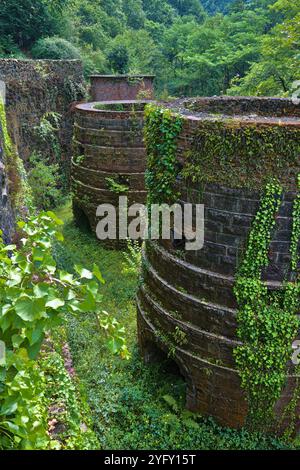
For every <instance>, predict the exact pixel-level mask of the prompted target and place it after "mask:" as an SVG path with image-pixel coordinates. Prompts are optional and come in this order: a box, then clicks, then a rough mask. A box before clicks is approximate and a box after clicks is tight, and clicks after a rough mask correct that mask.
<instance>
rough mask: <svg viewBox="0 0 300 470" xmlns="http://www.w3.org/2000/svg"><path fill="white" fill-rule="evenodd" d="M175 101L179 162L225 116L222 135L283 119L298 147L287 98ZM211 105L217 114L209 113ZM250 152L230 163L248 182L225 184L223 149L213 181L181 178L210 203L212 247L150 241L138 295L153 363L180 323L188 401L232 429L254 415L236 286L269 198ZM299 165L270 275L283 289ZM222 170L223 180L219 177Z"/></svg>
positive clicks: (289, 185) (142, 335)
mask: <svg viewBox="0 0 300 470" xmlns="http://www.w3.org/2000/svg"><path fill="white" fill-rule="evenodd" d="M171 107H174V108H175V109H176V110H177V111H179V112H180V113H181V114H182V117H183V119H184V125H183V130H182V133H181V135H180V137H179V139H178V162H180V164H181V166H182V168H183V169H184V167H185V165H186V158H187V152H190V151H191V150H192V151H193V152H194V151H197V146H199V145H200V144H199V142H198V140H197V139H198V138H199V129H200V128H201V132H202V130H203V128H204V129H205V127H206V126H207V129H208V134H207V136H206V137H205V135H204V134H203V132H202V134H201V135H202V137H201V139H202V140H201V145H202V146H204V145H205V139H209V138H210V137H209V132H210V130H209V129H210V128H209V125H210V122H211V120H212V119H213V120H214V121H218V122H221V123H222V126H221V128H220V131H219V132H221V133H223V134H224V136H225V134H226V126H227V125H228V126H230V127H232V126H234V127H235V128H236V129H240V128H241V127H243V126H246V127H247V128H249V129H250V128H251V129H253V126H255V129H257V128H260V126H275V127H276V128H279V127H280V128H282V126H283V127H284V129H285V130H286V132H287V133H288V134H287V135H288V138H287V141H286V144H287V145H288V144H290V142H291V140H293V139H294V142H296V143H297V144H300V137H299V135H300V134H299V126H300V120H299V117H300V107H299V106H298V107H297V106H295V105H293V103H292V102H291V101H289V100H276V99H275V100H272V99H271V100H261V99H253V100H252V99H249V98H245V99H242V98H241V99H239V100H237V99H235V98H225V99H222V98H213V99H199V100H189V101H188V102H187V103H184V102H178V103H177V104H175V105H174V104H173V105H171ZM210 112H212V113H218V114H215V115H214V116H211V115H210V114H209V113H210ZM275 116H277V117H275ZM224 126H225V131H224ZM268 128H269V127H268ZM216 132H218V131H216ZM223 134H222V135H223ZM203 135H204V137H203ZM224 144H225V140H224ZM241 145H243V143H242V144H241ZM250 150H251V149H249V155H248V156H247V153H246V160H245V165H246V166H247V165H248V166H249V168H248V169H247V168H246V170H247V171H249V175H251V178H252V179H253V181H254V182H257V183H259V182H261V181H262V178H263V176H264V173H266V171H267V170H268V165H269V164H270V162H269V161H268V159H267V158H264V157H266V155H265V156H264V155H262V156H261V162H258V163H257V165H253V158H254V156H252V155H251V154H250ZM239 151H240V153H239ZM242 152H243V154H244V155H245V145H244V148H242V147H241V148H240V149H239V148H238V147H237V149H236V155H235V156H234V157H233V160H232V163H231V164H232V169H233V170H234V169H237V176H239V174H240V176H241V180H240V181H241V184H238V185H237V186H241V187H235V186H229V185H227V186H226V185H223V184H219V183H218V178H220V179H221V177H222V178H223V179H226V178H227V175H226V174H225V175H224V174H223V173H222V172H220V171H219V170H220V168H219V167H220V162H218V159H219V156H218V154H215V155H214V156H213V161H214V163H213V168H212V169H208V172H207V174H208V175H209V176H210V179H209V181H204V183H203V184H201V185H199V184H196V183H192V182H191V181H190V180H189V179H188V180H181V181H179V182H178V183H177V184H178V189H180V192H181V201H180V202H181V203H184V202H190V203H193V204H195V203H204V204H205V244H204V248H203V250H199V251H184V250H180V251H178V249H177V250H176V249H175V248H174V247H173V246H172V243H171V242H166V241H161V242H149V243H147V245H146V249H145V252H144V283H143V285H142V286H141V288H140V290H139V294H138V336H139V344H140V348H141V351H142V354H143V356H144V358H145V360H146V361H152V360H155V359H156V358H157V357H159V351H161V350H164V351H166V352H167V351H168V346H167V342H166V341H164V339H163V338H166V337H167V338H172V334H174V333H175V332H176V327H178V328H179V329H180V330H181V331H182V332H184V333H185V335H186V340H187V341H186V342H184V344H176V343H174V346H175V354H174V360H175V361H176V362H177V364H178V365H179V368H180V370H181V372H182V374H183V375H184V377H185V378H186V381H187V406H188V408H189V409H191V410H195V411H199V412H200V413H202V414H205V415H211V416H214V417H215V418H216V419H217V420H218V421H219V422H220V423H221V424H222V425H225V426H232V427H240V426H242V425H243V424H244V422H245V417H246V414H247V404H246V400H245V397H244V393H243V391H242V389H241V385H240V378H239V374H238V371H237V370H236V366H235V362H234V358H233V349H234V348H235V347H236V346H237V345H238V344H239V343H238V340H237V337H236V328H237V323H236V315H237V302H236V299H235V296H234V293H233V286H234V282H235V275H236V272H237V268H238V266H239V263H240V261H241V258H242V256H243V252H244V249H245V246H246V244H247V238H248V235H249V230H250V226H251V223H252V221H253V219H254V216H255V214H256V213H257V210H258V208H259V200H260V197H261V189H258V188H257V189H255V187H253V188H245V187H243V183H242V181H243V180H242V176H243V175H242V164H241V159H240V155H241V154H242ZM246 152H247V150H246ZM274 152H275V153H278V152H279V154H281V156H282V158H285V157H286V156H287V153H285V152H286V150H284V148H283V149H279V148H276V143H275V151H274ZM248 157H249V158H248ZM205 164H207V163H205V161H204V163H203V165H205ZM210 164H211V163H210ZM200 165H201V162H200ZM292 166H293V167H292V168H291V167H289V165H288V164H286V166H285V168H283V169H282V170H281V172H280V179H281V181H282V183H283V184H284V187H285V193H284V196H283V202H282V206H281V209H280V212H279V214H278V217H277V219H276V229H275V231H274V233H273V237H272V243H271V246H270V253H269V258H270V265H269V267H268V268H267V269H266V270H265V272H264V275H263V276H264V279H265V280H266V282H267V284H268V286H269V288H270V289H275V290H276V289H280V288H281V286H282V282H283V281H284V279H287V278H289V275H290V240H291V227H292V201H293V199H294V198H295V195H296V192H295V191H296V184H295V182H296V179H295V176H296V174H297V173H299V172H300V156H299V158H298V162H296V163H293V165H292ZM204 170H205V167H204ZM210 170H212V171H210ZM246 170H245V171H246ZM218 171H219V173H218ZM243 171H244V170H243ZM214 173H215V175H214V177H215V180H216V181H215V182H213V181H211V179H212V178H211V174H214ZM207 179H208V178H207ZM248 181H250V179H248ZM200 186H201V187H200ZM258 186H259V184H258ZM294 374H295V372H294V371H293V369H291V376H289V377H288V379H287V384H286V388H285V390H284V392H283V394H282V398H281V400H280V402H278V404H277V406H276V408H277V414H278V415H280V414H281V413H282V410H283V407H284V406H285V405H286V404H287V403H288V402H289V401H290V400H291V398H292V394H293V388H294V385H295V376H294Z"/></svg>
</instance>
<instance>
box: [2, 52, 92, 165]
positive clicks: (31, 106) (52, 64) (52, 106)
mask: <svg viewBox="0 0 300 470" xmlns="http://www.w3.org/2000/svg"><path fill="white" fill-rule="evenodd" d="M0 80H2V81H4V82H5V84H6V113H7V121H8V128H9V133H10V135H11V138H12V140H13V141H14V143H15V145H16V147H17V150H18V153H19V155H20V157H21V158H22V159H23V160H24V161H25V162H27V161H28V159H29V157H30V155H31V154H32V153H33V152H41V153H42V154H43V155H45V156H47V157H48V156H50V157H51V158H52V159H53V160H54V159H57V158H58V154H59V158H61V159H62V161H63V162H66V166H68V162H69V160H70V157H71V150H70V149H71V140H72V126H73V114H72V103H73V102H75V101H76V102H78V101H81V100H82V99H83V98H84V96H85V84H84V78H83V72H82V64H81V62H80V61H76V60H70V61H57V60H54V61H53V60H38V61H33V60H16V59H1V60H0ZM48 113H50V115H51V114H52V113H58V114H59V115H61V119H60V126H59V131H58V132H57V136H55V137H56V138H57V141H58V146H59V150H57V148H54V147H57V145H54V144H53V140H51V139H47V138H46V139H43V136H42V135H41V134H42V133H39V132H38V131H37V128H38V127H39V126H40V124H41V122H42V121H43V119H44V118H45V116H47V114H48Z"/></svg>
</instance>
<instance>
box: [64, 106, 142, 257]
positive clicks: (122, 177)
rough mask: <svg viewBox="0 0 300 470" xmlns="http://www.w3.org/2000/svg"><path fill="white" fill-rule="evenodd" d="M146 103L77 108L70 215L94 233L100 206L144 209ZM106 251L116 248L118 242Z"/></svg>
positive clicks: (110, 242) (111, 243)
mask: <svg viewBox="0 0 300 470" xmlns="http://www.w3.org/2000/svg"><path fill="white" fill-rule="evenodd" d="M145 104H146V102H143V101H138V100H136V101H106V102H102V103H99V102H97V103H88V104H81V105H78V106H77V107H76V114H75V126H74V157H73V161H72V188H73V194H74V198H73V212H74V216H75V220H76V221H77V223H78V224H79V225H80V224H81V223H82V220H83V218H84V217H85V218H87V221H88V224H89V226H90V228H91V230H92V231H93V232H95V230H96V225H97V218H96V209H97V207H98V206H99V205H100V204H113V205H114V206H115V207H117V206H118V198H119V196H121V195H126V196H127V197H128V203H129V205H131V204H134V203H145V201H146V190H145V183H144V172H145V167H146V151H145V146H144V143H143V116H144V107H145ZM107 245H111V246H112V247H115V248H117V247H118V246H119V242H118V240H116V241H109V242H107Z"/></svg>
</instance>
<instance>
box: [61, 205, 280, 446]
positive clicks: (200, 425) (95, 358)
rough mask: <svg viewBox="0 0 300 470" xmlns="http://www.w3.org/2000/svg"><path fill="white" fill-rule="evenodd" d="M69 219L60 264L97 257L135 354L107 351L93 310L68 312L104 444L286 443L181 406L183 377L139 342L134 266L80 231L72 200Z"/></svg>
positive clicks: (107, 296) (108, 297)
mask: <svg viewBox="0 0 300 470" xmlns="http://www.w3.org/2000/svg"><path fill="white" fill-rule="evenodd" d="M57 214H58V215H59V217H61V218H63V219H64V220H65V221H66V223H65V226H64V231H63V234H64V237H65V247H64V250H60V251H59V252H58V253H57V256H58V260H59V264H60V266H61V267H64V268H65V269H68V270H69V269H70V267H71V266H72V264H73V263H74V262H79V263H82V262H83V261H84V262H85V263H87V267H89V266H92V265H93V263H94V262H96V263H100V265H101V271H102V272H103V275H104V277H105V279H106V284H105V285H104V286H103V290H102V293H103V302H104V303H105V305H107V308H109V311H113V312H116V313H117V315H118V316H117V319H119V321H121V322H122V323H124V324H125V329H126V337H127V341H128V346H129V350H130V351H131V352H132V357H131V359H130V360H129V361H126V362H125V361H121V360H119V359H118V357H117V356H115V357H112V356H110V355H109V354H108V353H107V351H106V349H105V343H104V340H103V338H101V336H99V335H98V334H97V329H96V323H95V318H94V316H93V315H87V316H84V317H83V316H79V317H76V318H74V317H70V318H69V323H68V328H67V330H68V337H69V343H70V347H71V351H72V354H73V358H74V365H75V367H76V371H77V374H78V377H79V379H80V380H81V381H82V384H83V386H84V388H85V390H86V395H87V398H88V403H89V405H90V408H91V412H92V416H93V421H94V430H95V432H96V435H97V437H98V440H99V443H100V445H101V447H102V448H104V449H129V450H130V449H132V450H136V449H156V450H166V449H182V450H186V449H200V450H202V449H203V450H204V449H206V450H218V449H249V450H250V449H284V448H286V447H287V445H286V444H284V443H283V442H280V441H278V440H275V439H273V438H272V437H266V436H264V435H262V434H260V433H249V432H248V431H246V430H241V431H236V430H231V429H225V428H221V427H220V426H218V425H217V424H216V423H215V422H214V421H213V420H211V419H205V418H203V417H201V416H199V415H192V414H191V413H189V412H187V411H186V410H185V408H184V396H185V383H184V381H183V379H182V377H181V376H180V375H179V373H178V371H177V370H176V368H175V369H174V368H173V366H172V363H170V361H169V360H168V359H167V358H166V360H163V361H161V363H158V364H153V365H149V364H148V365H144V364H143V361H142V360H141V358H140V357H139V353H138V351H137V350H136V305H135V293H136V289H137V287H138V273H137V272H136V269H135V268H133V266H134V264H135V263H132V262H131V263H130V264H128V263H127V260H126V258H128V255H127V257H124V256H123V254H122V253H119V252H110V251H106V250H105V249H103V247H101V246H99V244H98V243H97V241H96V240H95V238H94V237H93V235H92V234H88V233H83V232H81V231H79V230H78V229H77V228H76V227H75V226H74V223H73V222H72V215H71V212H70V208H69V207H65V208H63V209H61V210H59V211H58V212H57Z"/></svg>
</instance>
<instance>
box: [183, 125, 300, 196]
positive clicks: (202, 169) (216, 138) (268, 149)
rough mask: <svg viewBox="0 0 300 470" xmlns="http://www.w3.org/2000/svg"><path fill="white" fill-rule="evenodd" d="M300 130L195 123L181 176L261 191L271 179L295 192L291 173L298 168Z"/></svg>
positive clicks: (196, 180) (197, 180) (193, 180)
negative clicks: (190, 146) (292, 169)
mask: <svg viewBox="0 0 300 470" xmlns="http://www.w3.org/2000/svg"><path fill="white" fill-rule="evenodd" d="M299 154H300V129H297V128H293V127H286V126H283V127H280V126H270V125H268V124H266V125H263V126H257V125H255V124H253V125H242V126H240V125H239V124H238V123H235V122H234V121H233V120H230V119H228V120H226V121H224V122H220V121H218V122H210V121H203V122H202V123H198V126H197V130H196V132H195V134H194V141H193V144H192V149H191V150H189V151H186V152H185V157H184V158H185V162H184V170H183V172H182V175H183V176H184V177H185V178H188V179H190V180H191V181H192V182H198V183H201V182H204V183H215V182H217V183H218V184H224V185H225V186H229V187H237V188H239V187H245V188H250V189H263V188H264V186H265V185H266V184H267V183H268V181H269V180H270V179H272V178H276V179H278V180H279V181H280V182H281V183H282V185H283V186H284V187H285V188H295V181H294V179H293V178H292V175H291V174H290V169H291V168H295V169H296V170H297V168H299Z"/></svg>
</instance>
